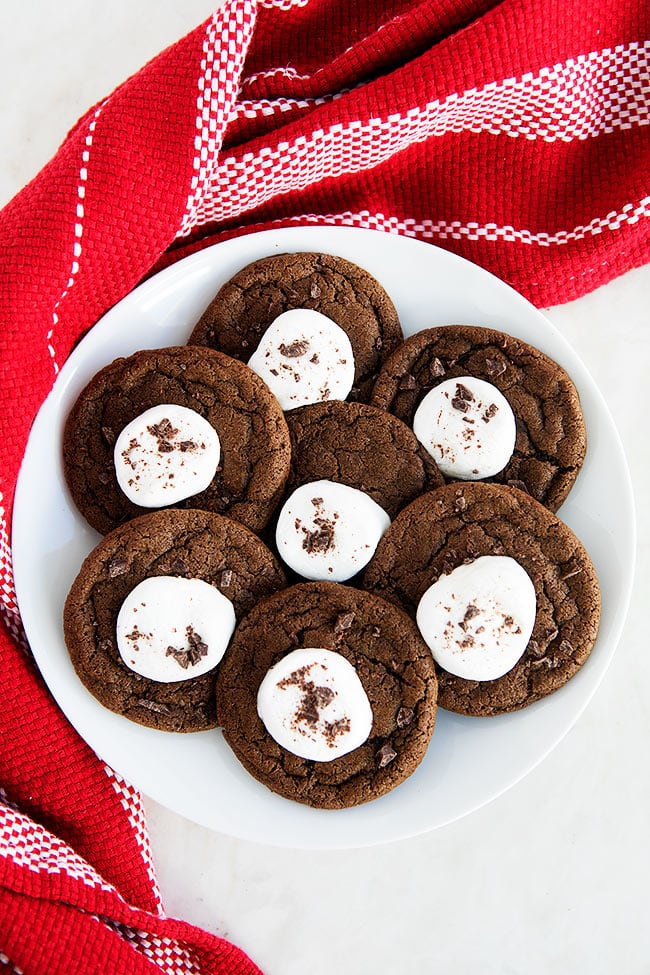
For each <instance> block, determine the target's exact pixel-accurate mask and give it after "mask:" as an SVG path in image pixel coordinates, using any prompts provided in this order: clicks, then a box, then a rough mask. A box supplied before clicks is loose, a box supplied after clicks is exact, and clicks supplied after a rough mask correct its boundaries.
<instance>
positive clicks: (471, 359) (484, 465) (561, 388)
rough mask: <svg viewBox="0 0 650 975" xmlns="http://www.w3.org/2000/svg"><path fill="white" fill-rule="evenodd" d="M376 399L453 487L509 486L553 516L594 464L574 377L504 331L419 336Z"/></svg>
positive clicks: (388, 368)
mask: <svg viewBox="0 0 650 975" xmlns="http://www.w3.org/2000/svg"><path fill="white" fill-rule="evenodd" d="M370 402H371V403H372V404H373V405H374V406H377V407H380V408H381V409H384V410H388V411H389V412H390V413H392V414H394V415H395V416H397V417H399V419H401V420H402V421H403V422H404V423H406V424H408V425H409V426H410V427H412V429H413V431H414V433H415V435H416V437H417V438H418V440H419V441H420V443H421V444H422V445H423V447H424V448H425V449H426V450H427V451H428V452H429V454H430V455H431V456H432V457H433V458H434V459H435V461H436V463H437V464H438V466H439V467H440V469H441V471H442V473H443V475H444V476H445V479H446V480H449V481H455V480H457V481H478V480H480V481H490V482H494V483H500V484H509V485H512V486H515V487H518V488H520V489H523V490H526V491H527V492H528V493H529V494H530V495H531V497H533V498H535V499H536V500H537V501H540V502H541V503H542V504H544V505H545V506H546V507H547V508H549V509H550V510H551V511H557V509H558V508H559V507H560V505H561V504H562V502H563V501H564V500H565V498H566V497H567V495H568V493H569V491H570V490H571V488H572V486H573V484H574V482H575V480H576V478H577V476H578V473H579V471H580V468H581V466H582V463H583V461H584V457H585V452H586V443H587V441H586V432H585V424H584V419H583V415H582V409H581V406H580V399H579V396H578V393H577V390H576V388H575V386H574V384H573V381H572V380H571V378H570V377H569V376H568V375H567V373H566V372H565V370H564V369H563V368H562V367H561V366H560V365H558V363H556V362H554V361H553V360H552V359H550V358H549V357H548V356H546V355H545V354H544V353H542V352H541V351H540V350H539V349H536V348H534V347H533V346H531V345H529V344H527V343H526V342H523V341H521V340H520V339H517V338H515V337H514V336H511V335H506V334H505V333H504V332H501V331H497V330H495V329H490V328H483V327H479V326H472V325H444V326H439V327H436V328H430V329H425V330H424V331H422V332H418V333H417V334H416V335H412V336H411V337H410V338H408V339H406V340H405V341H404V342H403V343H402V344H401V345H400V346H399V347H398V348H397V349H396V350H395V352H394V353H393V354H392V355H391V356H390V357H389V358H388V359H387V360H386V362H385V363H384V365H383V367H382V369H381V372H380V374H379V376H378V378H377V381H376V383H375V386H374V388H373V391H372V396H371V400H370Z"/></svg>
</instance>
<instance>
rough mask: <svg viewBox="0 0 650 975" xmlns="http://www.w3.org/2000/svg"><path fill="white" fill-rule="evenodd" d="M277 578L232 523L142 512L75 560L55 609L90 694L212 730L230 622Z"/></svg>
mask: <svg viewBox="0 0 650 975" xmlns="http://www.w3.org/2000/svg"><path fill="white" fill-rule="evenodd" d="M285 584H286V580H285V576H284V573H283V571H282V569H281V568H280V566H279V564H278V562H277V560H276V559H275V558H274V556H273V555H272V554H271V552H270V551H269V550H268V549H267V548H266V546H265V545H264V544H263V543H262V542H261V541H260V539H259V538H258V537H257V536H256V535H254V534H253V533H252V532H251V531H249V530H248V529H247V528H245V527H244V526H243V525H241V524H240V523H239V522H236V521H232V520H231V519H230V518H224V517H222V516H221V515H216V514H213V513H211V512H207V511H197V510H191V511H179V510H174V509H170V510H165V511H156V512H151V513H150V514H147V515H143V516H141V517H139V518H136V519H134V520H132V521H130V522H128V523H127V524H125V525H122V526H120V527H119V528H117V529H115V530H114V531H113V532H111V533H110V534H108V535H107V536H106V537H105V538H104V539H103V540H102V541H101V542H100V543H99V544H98V545H97V546H96V547H95V548H94V549H93V551H92V552H91V553H90V554H89V555H88V556H87V558H86V559H85V561H84V563H83V565H82V567H81V569H80V570H79V573H78V575H77V577H76V579H75V581H74V583H73V585H72V587H71V590H70V593H69V595H68V597H67V600H66V603H65V609H64V615H63V625H64V636H65V641H66V645H67V647H68V651H69V653H70V658H71V660H72V663H73V666H74V668H75V670H76V672H77V675H78V676H79V678H80V679H81V681H82V683H83V684H84V685H85V686H86V687H87V689H88V690H89V691H90V693H91V694H93V695H94V696H95V697H96V698H97V700H98V701H99V702H100V703H101V704H103V705H104V707H107V708H109V709H110V710H111V711H115V712H117V713H118V714H121V715H123V716H124V717H126V718H129V719H130V720H131V721H135V722H137V723H138V724H144V725H148V726H150V727H153V728H157V729H159V730H161V731H202V730H204V729H206V728H212V727H214V725H215V724H216V715H215V703H214V685H215V674H216V672H217V669H218V667H219V665H220V662H221V660H222V657H223V655H224V653H225V651H226V649H227V647H228V644H229V643H230V640H231V638H232V635H233V632H234V629H235V626H236V623H237V621H238V620H239V619H240V618H241V617H242V616H243V615H245V614H246V613H247V612H248V611H249V610H250V609H251V608H252V607H253V605H254V604H255V602H256V601H257V600H259V599H261V598H263V597H265V596H268V595H270V594H272V593H274V592H275V591H277V590H278V589H281V588H283V587H284V586H285Z"/></svg>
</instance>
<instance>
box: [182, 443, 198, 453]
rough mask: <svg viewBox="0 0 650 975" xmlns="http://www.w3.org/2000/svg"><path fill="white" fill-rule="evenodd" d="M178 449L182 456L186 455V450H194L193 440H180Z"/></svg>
mask: <svg viewBox="0 0 650 975" xmlns="http://www.w3.org/2000/svg"><path fill="white" fill-rule="evenodd" d="M178 447H179V450H181V451H182V452H183V453H184V454H185V453H187V451H188V450H196V444H195V443H194V441H193V440H181V442H180V443H179V445H178Z"/></svg>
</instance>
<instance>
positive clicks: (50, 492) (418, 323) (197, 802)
mask: <svg viewBox="0 0 650 975" xmlns="http://www.w3.org/2000/svg"><path fill="white" fill-rule="evenodd" d="M310 250H313V251H326V252H329V253H332V254H338V255H340V256H342V257H345V258H348V259H349V260H351V261H354V262H356V263H358V264H360V265H362V266H363V267H365V268H367V269H368V271H370V272H371V273H372V274H374V275H375V276H376V277H377V278H378V279H379V281H381V283H382V284H383V285H384V287H385V288H386V290H387V291H388V293H389V294H390V295H391V297H392V299H393V301H394V302H395V305H396V307H397V310H398V313H399V316H400V319H401V321H402V325H403V328H404V331H405V333H406V335H410V334H412V333H413V332H415V331H417V330H418V329H421V328H424V327H427V326H430V325H438V324H446V323H450V322H464V323H472V324H481V325H488V326H494V327H496V328H500V329H503V330H504V331H505V332H509V333H510V334H512V335H516V336H518V337H520V338H522V339H524V340H525V341H527V342H530V343H532V344H533V345H536V346H537V347H538V348H540V349H542V350H543V351H544V352H546V353H547V354H548V355H550V356H552V357H553V358H554V359H555V360H556V361H557V362H559V363H561V364H562V365H563V366H564V367H565V368H566V370H567V371H568V373H569V374H570V375H571V376H572V378H573V380H574V381H575V383H576V386H577V387H578V391H579V393H580V397H581V400H582V405H583V408H584V413H585V418H586V424H587V431H588V435H589V448H588V453H587V459H586V462H585V465H584V468H583V470H582V472H581V474H580V476H579V478H578V481H577V483H576V485H575V487H574V489H573V491H572V492H571V494H570V496H569V499H568V500H567V502H566V503H565V504H564V506H563V507H562V510H561V517H562V518H563V519H564V520H565V521H566V522H567V523H568V524H569V525H570V526H571V528H572V529H573V530H574V532H575V533H576V534H577V535H578V536H579V538H580V539H581V540H582V541H583V543H584V544H585V546H586V548H587V550H588V552H589V553H590V555H591V557H592V559H593V560H594V563H595V565H596V568H597V571H598V574H599V577H600V582H601V587H602V623H601V628H600V634H599V637H598V642H597V644H596V646H595V647H594V650H593V652H592V654H591V656H590V658H589V660H588V661H587V663H586V664H585V666H584V667H583V668H582V670H581V671H580V672H579V673H578V674H577V675H576V676H575V677H574V678H573V680H571V681H570V682H569V683H568V684H567V685H566V686H565V687H563V688H562V689H561V690H559V691H557V692H556V693H555V694H553V695H552V696H550V697H548V698H546V699H545V700H543V701H539V702H538V703H536V704H533V705H532V706H531V707H529V708H526V709H525V710H523V711H519V712H517V713H515V714H508V715H503V716H501V717H497V718H467V717H462V716H459V715H454V714H450V713H447V712H439V717H438V723H437V727H436V731H435V733H434V736H433V739H432V741H431V744H430V746H429V750H428V753H427V755H426V757H425V760H424V761H423V763H422V764H421V766H420V767H419V768H418V769H417V771H416V772H415V774H414V775H413V776H412V777H411V778H410V779H409V780H408V781H407V782H405V783H404V784H403V785H401V786H400V787H399V788H398V789H395V790H394V791H393V792H391V793H390V794H389V795H387V796H384V797H382V798H381V799H377V800H375V801H374V802H371V803H368V804H366V805H363V806H358V807H356V808H354V809H348V810H342V811H328V810H315V809H310V808H308V807H306V806H302V805H299V804H298V803H293V802H290V801H288V800H286V799H282V798H280V797H279V796H276V795H274V794H273V793H272V792H269V791H268V790H267V789H266V788H265V787H264V786H262V785H260V784H259V783H258V782H256V781H255V779H253V778H251V777H250V776H249V775H248V774H247V773H246V772H245V771H244V770H243V768H242V767H241V766H240V765H239V763H238V762H237V760H236V759H235V758H234V756H233V755H232V753H231V751H230V749H229V748H228V746H227V745H226V744H225V742H224V741H223V739H222V737H221V733H220V732H219V731H208V732H201V733H200V734H195V735H180V734H166V733H164V732H159V731H154V730H152V729H149V728H144V727H141V726H140V725H137V724H133V723H132V722H130V721H128V720H127V719H126V718H122V717H120V716H119V715H116V714H113V713H112V712H110V711H107V710H106V709H105V708H103V707H102V706H101V705H100V704H99V703H98V702H97V701H96V700H95V699H94V698H93V697H92V696H91V695H90V694H89V693H88V692H87V691H86V689H85V688H84V687H83V686H82V684H81V683H80V681H79V680H78V679H77V677H76V674H75V672H74V670H73V668H72V665H71V663H70V660H69V658H68V654H67V651H66V648H65V644H64V642H63V632H62V623H61V613H62V608H63V603H64V601H65V597H66V594H67V592H68V589H69V588H70V585H71V583H72V580H73V579H74V577H75V575H76V574H77V572H78V570H79V566H80V565H81V562H82V560H83V558H84V557H85V555H86V554H87V553H88V552H89V551H90V549H91V548H93V547H94V545H95V544H96V543H97V542H98V541H99V536H98V535H97V534H96V533H95V532H94V531H93V530H92V529H90V528H89V527H88V526H87V525H86V523H85V522H84V520H83V519H82V518H81V516H80V515H79V514H77V512H76V509H75V508H74V506H73V504H72V502H71V500H70V497H69V495H68V492H67V489H66V487H65V483H64V478H63V472H62V465H61V456H60V454H61V432H62V427H63V423H64V420H65V417H66V415H67V413H68V411H69V409H70V407H71V406H72V403H73V402H74V400H75V398H76V396H77V395H78V393H79V392H80V390H81V389H82V388H83V386H84V385H85V384H86V383H87V381H88V380H89V379H90V378H91V376H92V375H93V374H94V373H95V372H96V371H97V370H98V369H99V368H100V367H102V366H103V365H105V364H106V363H108V362H110V361H112V360H113V359H114V358H116V357H117V356H120V355H129V354H130V353H132V352H134V351H136V350H137V349H142V348H155V347H160V346H165V345H178V344H184V343H185V342H186V341H187V338H188V337H189V334H190V332H191V330H192V327H193V325H194V323H195V322H196V320H197V319H198V318H199V316H200V315H201V313H202V311H203V310H204V309H205V307H206V306H207V304H208V303H209V301H210V299H211V298H212V296H213V295H214V294H215V292H216V291H217V289H218V288H219V287H220V286H221V284H223V283H224V282H225V281H226V280H227V279H228V278H230V277H231V276H232V275H233V274H234V273H235V271H237V270H238V269H239V268H241V267H243V266H244V265H245V264H247V263H248V262H249V261H252V260H255V259H257V258H260V257H264V256H266V255H270V254H278V253H282V252H285V251H310ZM13 554H14V570H15V578H16V589H17V593H18V602H19V606H20V611H21V614H22V618H23V621H24V624H25V629H26V631H27V636H28V638H29V641H30V644H31V647H32V650H33V652H34V656H35V658H36V661H37V663H38V666H39V668H40V670H41V672H42V674H43V677H44V678H45V680H46V682H47V684H48V685H49V687H50V690H51V691H52V694H53V695H54V697H55V698H56V700H57V701H58V703H59V705H60V707H61V708H62V710H63V711H64V713H65V714H66V715H67V717H68V718H69V720H70V721H71V722H72V724H73V725H74V726H75V728H76V729H77V730H78V732H79V733H80V734H81V736H82V737H83V738H84V739H85V740H86V741H87V742H88V743H89V744H90V745H91V747H92V748H93V749H94V750H95V751H96V752H97V754H98V755H99V756H100V757H101V758H102V759H103V760H104V761H105V762H107V763H108V764H109V765H110V766H111V767H112V768H114V769H115V770H116V771H117V772H119V773H120V774H121V775H123V776H124V777H125V778H126V779H127V780H129V781H130V782H132V783H133V785H135V786H136V787H137V788H138V789H140V790H141V791H142V792H144V793H145V794H146V795H148V796H151V797H152V798H153V799H155V800H157V801H158V802H160V803H162V804H163V805H164V806H167V807H168V808H169V809H172V810H174V811H175V812H178V813H180V814H181V815H183V816H186V817H187V818H189V819H192V820H194V821H196V822H197V823H201V824H202V825H204V826H208V827H211V828H212V829H216V830H220V831H221V832H224V833H227V834H230V835H232V836H237V837H242V838H245V839H249V840H256V841H260V842H264V843H269V844H273V845H277V846H290V847H303V848H312V849H330V848H341V847H356V846H365V845H371V844H375V843H381V842H385V841H389V840H396V839H400V838H402V837H406V836H412V835H415V834H417V833H421V832H424V831H426V830H430V829H433V828H435V827H438V826H442V825H443V824H445V823H448V822H451V821H452V820H455V819H458V818H459V817H460V816H463V815H465V814H467V813H469V812H471V811H472V810H474V809H477V808H478V807H479V806H481V805H483V804H484V803H486V802H488V801H489V800H490V799H493V798H494V797H495V796H497V795H499V794H500V793H502V792H503V791H504V790H505V789H507V788H509V787H510V786H511V785H513V784H514V783H515V782H517V781H518V780H519V779H520V778H521V777H522V776H523V775H525V774H526V773H527V772H528V771H530V769H532V768H533V767H534V766H535V765H536V764H537V763H538V762H539V761H540V760H541V759H542V758H543V757H544V756H545V755H546V754H548V752H549V751H550V750H551V749H552V748H553V747H554V746H555V745H556V744H557V743H558V742H559V741H560V739H561V738H562V737H563V735H565V734H566V732H567V731H568V730H569V728H570V727H571V725H572V724H573V723H574V721H575V720H576V719H577V717H578V716H579V714H580V713H581V711H582V710H583V708H584V707H585V705H586V704H587V702H588V700H589V698H590V697H591V695H592V694H593V693H594V691H595V689H596V687H597V686H598V683H599V682H600V680H601V678H602V677H603V674H604V673H605V670H606V668H607V665H608V663H609V661H610V659H611V657H612V654H613V653H614V650H615V647H616V643H617V640H618V638H619V635H620V632H621V628H622V625H623V621H624V618H625V613H626V610H627V603H628V597H629V593H630V588H631V581H632V573H633V563H634V510H633V504H632V493H631V486H630V480H629V475H628V472H627V465H626V462H625V458H624V455H623V451H622V447H621V443H620V440H619V438H618V435H617V432H616V429H615V427H614V424H613V422H612V419H611V417H610V414H609V412H608V410H607V407H606V406H605V403H604V402H603V399H602V397H601V395H600V393H599V391H598V389H597V388H596V386H595V385H594V382H593V380H592V379H591V378H590V376H589V375H588V373H587V371H586V370H585V368H584V366H583V365H582V363H581V361H580V359H579V358H578V357H577V355H576V354H575V353H574V352H573V351H572V349H571V348H570V347H569V346H568V344H567V343H566V341H565V340H564V339H563V338H562V336H561V335H560V334H559V333H558V332H557V331H556V329H555V328H554V327H553V326H552V325H551V324H550V322H548V321H547V320H546V318H544V316H543V315H542V314H541V313H540V312H539V311H537V310H536V309H535V308H534V307H533V306H532V305H531V304H529V303H528V302H527V301H526V300H525V299H524V298H522V297H521V295H519V294H517V293H516V292H515V291H513V290H512V289H511V288H509V287H508V286H507V285H505V284H504V283H503V282H502V281H499V280H498V279H497V278H495V277H494V276H493V275H491V274H489V273H488V272H487V271H484V270H482V269H481V268H479V267H476V266H475V265H473V264H470V263H469V262H467V261H465V260H462V259H461V258H459V257H456V256H455V255H453V254H450V253H448V252H447V251H444V250H440V249H439V248H437V247H434V246H432V245H430V244H424V243H421V242H418V241H415V240H412V239H410V238H406V237H398V236H393V235H388V234H385V233H379V232H373V231H365V230H357V229H352V228H296V229H288V230H278V231H267V232H264V233H260V234H252V235H250V236H247V237H239V238H237V239H235V240H230V241H226V242H224V243H221V244H217V245H215V246H214V247H211V248H209V249H207V250H205V251H202V252H201V253H198V254H195V255H192V256H191V257H188V258H186V259H185V260H183V261H180V262H179V263H178V264H176V265H175V266H173V267H171V268H169V269H167V270H165V271H163V272H162V273H160V274H158V275H156V276H155V277H153V278H151V279H150V280H149V281H147V282H145V283H144V284H142V285H141V286H140V287H139V288H137V289H136V290H135V291H133V292H132V293H131V294H129V295H128V296H127V297H126V298H124V300H123V301H121V302H120V303H119V304H118V305H116V306H115V307H114V308H113V309H111V311H110V312H108V314H107V315H105V316H104V318H103V319H102V320H101V321H100V322H99V323H98V324H97V325H96V326H95V327H94V328H93V329H92V331H91V332H90V333H89V334H88V335H87V336H86V337H85V338H84V339H83V341H82V342H81V343H80V344H79V346H78V347H77V348H76V349H75V350H74V352H73V353H72V355H71V356H70V358H69V360H68V361H67V363H66V364H65V366H64V367H63V369H62V370H61V373H60V375H59V377H58V379H57V381H56V383H55V385H54V389H53V390H52V392H51V394H50V396H49V397H48V399H47V400H46V402H45V403H44V405H43V407H42V408H41V410H40V412H39V414H38V417H37V418H36V421H35V423H34V426H33V428H32V432H31V435H30V438H29V443H28V446H27V451H26V453H25V458H24V461H23V465H22V469H21V472H20V477H19V479H18V486H17V490H16V500H15V508H14V521H13Z"/></svg>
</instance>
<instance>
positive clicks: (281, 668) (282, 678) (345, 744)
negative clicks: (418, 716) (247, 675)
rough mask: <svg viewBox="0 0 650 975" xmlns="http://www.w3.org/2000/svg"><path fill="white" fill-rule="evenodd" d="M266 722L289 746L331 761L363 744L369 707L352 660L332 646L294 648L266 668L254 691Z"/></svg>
mask: <svg viewBox="0 0 650 975" xmlns="http://www.w3.org/2000/svg"><path fill="white" fill-rule="evenodd" d="M257 713H258V714H259V716H260V718H261V720H262V722H263V724H264V727H265V728H266V730H267V731H268V733H269V734H270V735H271V737H272V738H273V739H274V740H275V741H277V743H278V744H279V745H281V746H282V747H283V748H286V749H287V751H290V752H292V753H293V754H294V755H298V756H299V757H300V758H308V759H311V760H312V761H314V762H331V761H332V760H333V759H335V758H339V757H340V756H341V755H347V753H348V752H351V751H353V750H354V749H355V748H358V747H359V745H362V744H363V743H364V741H366V739H367V738H368V736H369V735H370V730H371V728H372V708H371V707H370V702H369V700H368V696H367V694H366V692H365V691H364V689H363V685H362V683H361V681H360V680H359V676H358V674H357V672H356V670H355V669H354V667H353V666H352V664H351V663H350V662H349V661H348V660H346V659H345V657H343V656H341V654H340V653H335V652H334V651H333V650H324V649H322V648H320V647H307V648H305V649H302V650H292V651H291V653H288V654H287V655H286V656H285V657H282V659H281V660H279V661H278V663H277V664H275V665H274V666H273V667H271V669H270V670H269V671H268V672H267V674H266V676H265V677H264V679H263V681H262V683H261V684H260V687H259V691H258V694H257Z"/></svg>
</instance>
